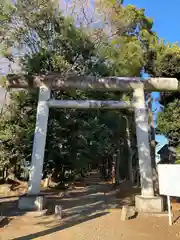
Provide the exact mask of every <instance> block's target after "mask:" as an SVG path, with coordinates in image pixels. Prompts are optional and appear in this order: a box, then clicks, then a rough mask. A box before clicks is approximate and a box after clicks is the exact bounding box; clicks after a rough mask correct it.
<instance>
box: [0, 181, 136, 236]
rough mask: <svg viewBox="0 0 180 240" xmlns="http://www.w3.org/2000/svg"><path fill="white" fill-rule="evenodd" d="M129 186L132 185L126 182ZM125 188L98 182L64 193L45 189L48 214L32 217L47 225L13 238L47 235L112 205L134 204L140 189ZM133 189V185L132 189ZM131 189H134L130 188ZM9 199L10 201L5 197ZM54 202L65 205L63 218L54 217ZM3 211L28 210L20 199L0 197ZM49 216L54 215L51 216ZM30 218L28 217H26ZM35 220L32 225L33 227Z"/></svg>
mask: <svg viewBox="0 0 180 240" xmlns="http://www.w3.org/2000/svg"><path fill="white" fill-rule="evenodd" d="M127 187H128V188H129V186H127ZM124 189H125V188H124V187H123V185H122V189H121V187H120V188H113V187H112V185H111V184H106V183H99V184H93V185H89V186H86V187H80V188H78V187H77V188H76V189H73V190H70V191H68V192H67V194H65V195H64V196H63V197H62V191H60V190H59V191H58V190H51V191H49V190H48V191H45V192H44V194H45V195H46V198H47V206H46V207H47V209H48V216H43V217H38V216H34V217H33V216H31V217H33V219H34V220H33V221H32V222H33V224H35V225H41V226H44V227H46V228H48V229H46V230H43V231H40V232H36V233H32V234H28V235H25V236H21V237H16V238H11V239H12V240H13V239H14V240H25V239H35V238H38V237H42V236H46V235H49V234H51V233H54V232H58V231H61V230H63V229H66V228H70V227H72V226H75V225H78V224H81V223H83V222H87V221H90V220H93V219H95V218H99V217H102V216H105V215H107V214H108V213H109V210H110V209H114V208H121V207H122V206H123V205H127V204H128V205H132V204H133V201H132V196H134V195H135V194H137V192H138V191H139V190H138V189H135V190H134V191H133V193H132V191H125V190H124ZM129 190H130V189H129ZM131 190H132V189H131ZM5 200H7V201H5ZM55 205H60V206H62V209H63V215H64V217H63V219H62V220H57V219H55V218H54V215H53V213H54V208H55ZM0 211H2V214H4V215H5V216H9V217H13V216H22V218H24V216H23V215H24V214H25V215H26V212H22V211H18V210H17V199H13V198H12V199H9V201H8V198H7V199H0ZM49 216H53V217H52V218H50V217H49ZM27 221H29V219H27ZM33 224H30V222H29V227H30V228H33Z"/></svg>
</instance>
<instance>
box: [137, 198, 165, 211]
mask: <svg viewBox="0 0 180 240" xmlns="http://www.w3.org/2000/svg"><path fill="white" fill-rule="evenodd" d="M135 206H136V210H137V211H138V212H144V213H161V212H163V210H164V204H163V199H162V198H161V197H159V196H158V197H157V196H153V197H143V196H136V197H135Z"/></svg>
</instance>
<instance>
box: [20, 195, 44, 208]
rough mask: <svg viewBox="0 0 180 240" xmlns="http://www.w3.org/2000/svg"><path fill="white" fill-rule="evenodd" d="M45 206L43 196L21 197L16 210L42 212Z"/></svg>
mask: <svg viewBox="0 0 180 240" xmlns="http://www.w3.org/2000/svg"><path fill="white" fill-rule="evenodd" d="M44 206H45V197H44V195H27V194H25V195H22V196H20V197H19V201H18V208H19V209H21V210H29V211H42V210H43V209H44Z"/></svg>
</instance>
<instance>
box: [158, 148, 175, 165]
mask: <svg viewBox="0 0 180 240" xmlns="http://www.w3.org/2000/svg"><path fill="white" fill-rule="evenodd" d="M158 154H159V155H160V161H159V162H158V163H175V161H176V149H175V148H174V147H170V146H169V145H168V144H165V145H164V146H163V147H162V148H161V149H160V150H159V151H158Z"/></svg>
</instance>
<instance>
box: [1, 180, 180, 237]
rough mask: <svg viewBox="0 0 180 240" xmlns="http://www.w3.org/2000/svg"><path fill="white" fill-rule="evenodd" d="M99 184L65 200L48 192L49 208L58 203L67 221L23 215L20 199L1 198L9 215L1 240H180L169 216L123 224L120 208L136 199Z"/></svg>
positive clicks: (141, 217) (178, 226)
mask: <svg viewBox="0 0 180 240" xmlns="http://www.w3.org/2000/svg"><path fill="white" fill-rule="evenodd" d="M96 181H97V180H95V181H94V182H93V184H92V182H91V181H90V182H91V183H90V185H89V186H85V187H81V188H80V187H78V188H76V189H73V190H71V191H69V192H68V194H67V195H65V196H64V197H63V198H62V196H61V194H59V192H57V191H56V192H52V191H50V192H47V193H46V195H47V198H48V206H49V207H50V206H52V207H53V206H54V205H55V204H60V205H61V206H62V207H63V211H64V218H63V220H57V219H55V218H54V216H53V215H49V216H44V217H39V216H37V215H36V216H35V215H34V214H32V213H26V212H20V211H18V210H17V208H16V203H17V198H12V197H9V198H3V197H2V198H1V197H0V212H2V213H3V214H4V215H5V214H6V215H8V216H9V222H8V224H7V225H5V226H0V239H1V240H15V239H16V240H27V239H29V240H30V239H65V240H76V239H77V240H121V239H122V240H130V239H133V240H141V239H147V240H148V239H155V240H156V239H158V240H164V239H166V240H174V239H180V223H179V221H178V220H177V221H176V223H175V224H174V225H173V226H172V227H169V226H168V218H167V217H155V216H146V215H138V216H137V217H136V218H134V219H131V220H128V221H124V222H123V221H121V220H120V219H121V209H120V206H122V205H124V204H126V203H127V202H129V201H131V200H132V196H131V197H130V198H128V197H127V196H122V195H121V197H120V198H118V199H117V198H116V197H115V194H114V191H113V190H112V188H111V186H110V185H109V184H105V183H99V184H95V183H96ZM114 208H115V209H114ZM113 209H114V210H113Z"/></svg>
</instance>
